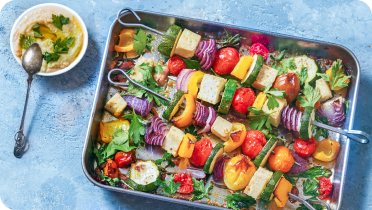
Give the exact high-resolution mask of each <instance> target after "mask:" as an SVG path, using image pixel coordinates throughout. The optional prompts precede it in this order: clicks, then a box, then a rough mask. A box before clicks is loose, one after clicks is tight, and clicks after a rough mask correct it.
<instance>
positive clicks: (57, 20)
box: [52, 14, 70, 31]
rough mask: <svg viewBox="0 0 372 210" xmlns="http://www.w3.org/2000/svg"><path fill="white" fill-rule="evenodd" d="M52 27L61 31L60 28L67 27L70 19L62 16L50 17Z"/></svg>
mask: <svg viewBox="0 0 372 210" xmlns="http://www.w3.org/2000/svg"><path fill="white" fill-rule="evenodd" d="M52 20H53V25H54V26H55V27H57V28H58V29H59V30H61V31H63V29H62V26H63V25H67V24H68V23H69V22H70V18H68V17H67V18H65V16H63V15H62V14H60V15H59V16H57V15H54V14H53V15H52Z"/></svg>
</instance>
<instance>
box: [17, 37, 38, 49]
mask: <svg viewBox="0 0 372 210" xmlns="http://www.w3.org/2000/svg"><path fill="white" fill-rule="evenodd" d="M33 43H35V39H34V38H32V36H25V35H23V34H21V35H20V36H19V46H20V47H21V48H22V49H25V50H27V48H28V47H29V46H30V45H32V44H33Z"/></svg>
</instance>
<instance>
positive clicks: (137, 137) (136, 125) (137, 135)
mask: <svg viewBox="0 0 372 210" xmlns="http://www.w3.org/2000/svg"><path fill="white" fill-rule="evenodd" d="M124 118H125V119H127V120H129V119H130V120H131V122H130V126H129V129H128V132H129V137H132V140H133V143H134V145H138V144H139V143H140V142H141V141H142V139H143V138H142V137H143V136H144V135H145V133H146V126H145V125H143V124H144V123H147V122H148V121H147V120H144V119H142V117H141V116H138V115H136V112H135V111H134V108H133V112H132V114H127V115H124Z"/></svg>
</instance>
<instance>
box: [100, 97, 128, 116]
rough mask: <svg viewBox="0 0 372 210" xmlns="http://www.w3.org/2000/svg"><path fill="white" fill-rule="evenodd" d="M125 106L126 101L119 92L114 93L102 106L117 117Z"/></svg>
mask: <svg viewBox="0 0 372 210" xmlns="http://www.w3.org/2000/svg"><path fill="white" fill-rule="evenodd" d="M125 107H127V102H126V101H125V100H124V99H123V98H122V97H121V95H120V94H119V93H116V94H115V95H114V96H113V97H112V98H111V99H110V100H109V101H108V102H107V103H106V105H105V106H104V108H105V109H106V110H107V111H109V112H111V114H113V115H114V116H115V117H119V116H120V114H121V113H122V112H123V111H124V109H125Z"/></svg>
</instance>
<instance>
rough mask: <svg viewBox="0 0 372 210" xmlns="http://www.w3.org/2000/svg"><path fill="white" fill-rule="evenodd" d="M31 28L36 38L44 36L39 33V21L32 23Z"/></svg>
mask: <svg viewBox="0 0 372 210" xmlns="http://www.w3.org/2000/svg"><path fill="white" fill-rule="evenodd" d="M32 30H33V31H34V36H35V37H36V38H41V37H44V35H42V34H41V33H40V25H39V23H36V24H35V25H34V27H32Z"/></svg>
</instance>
